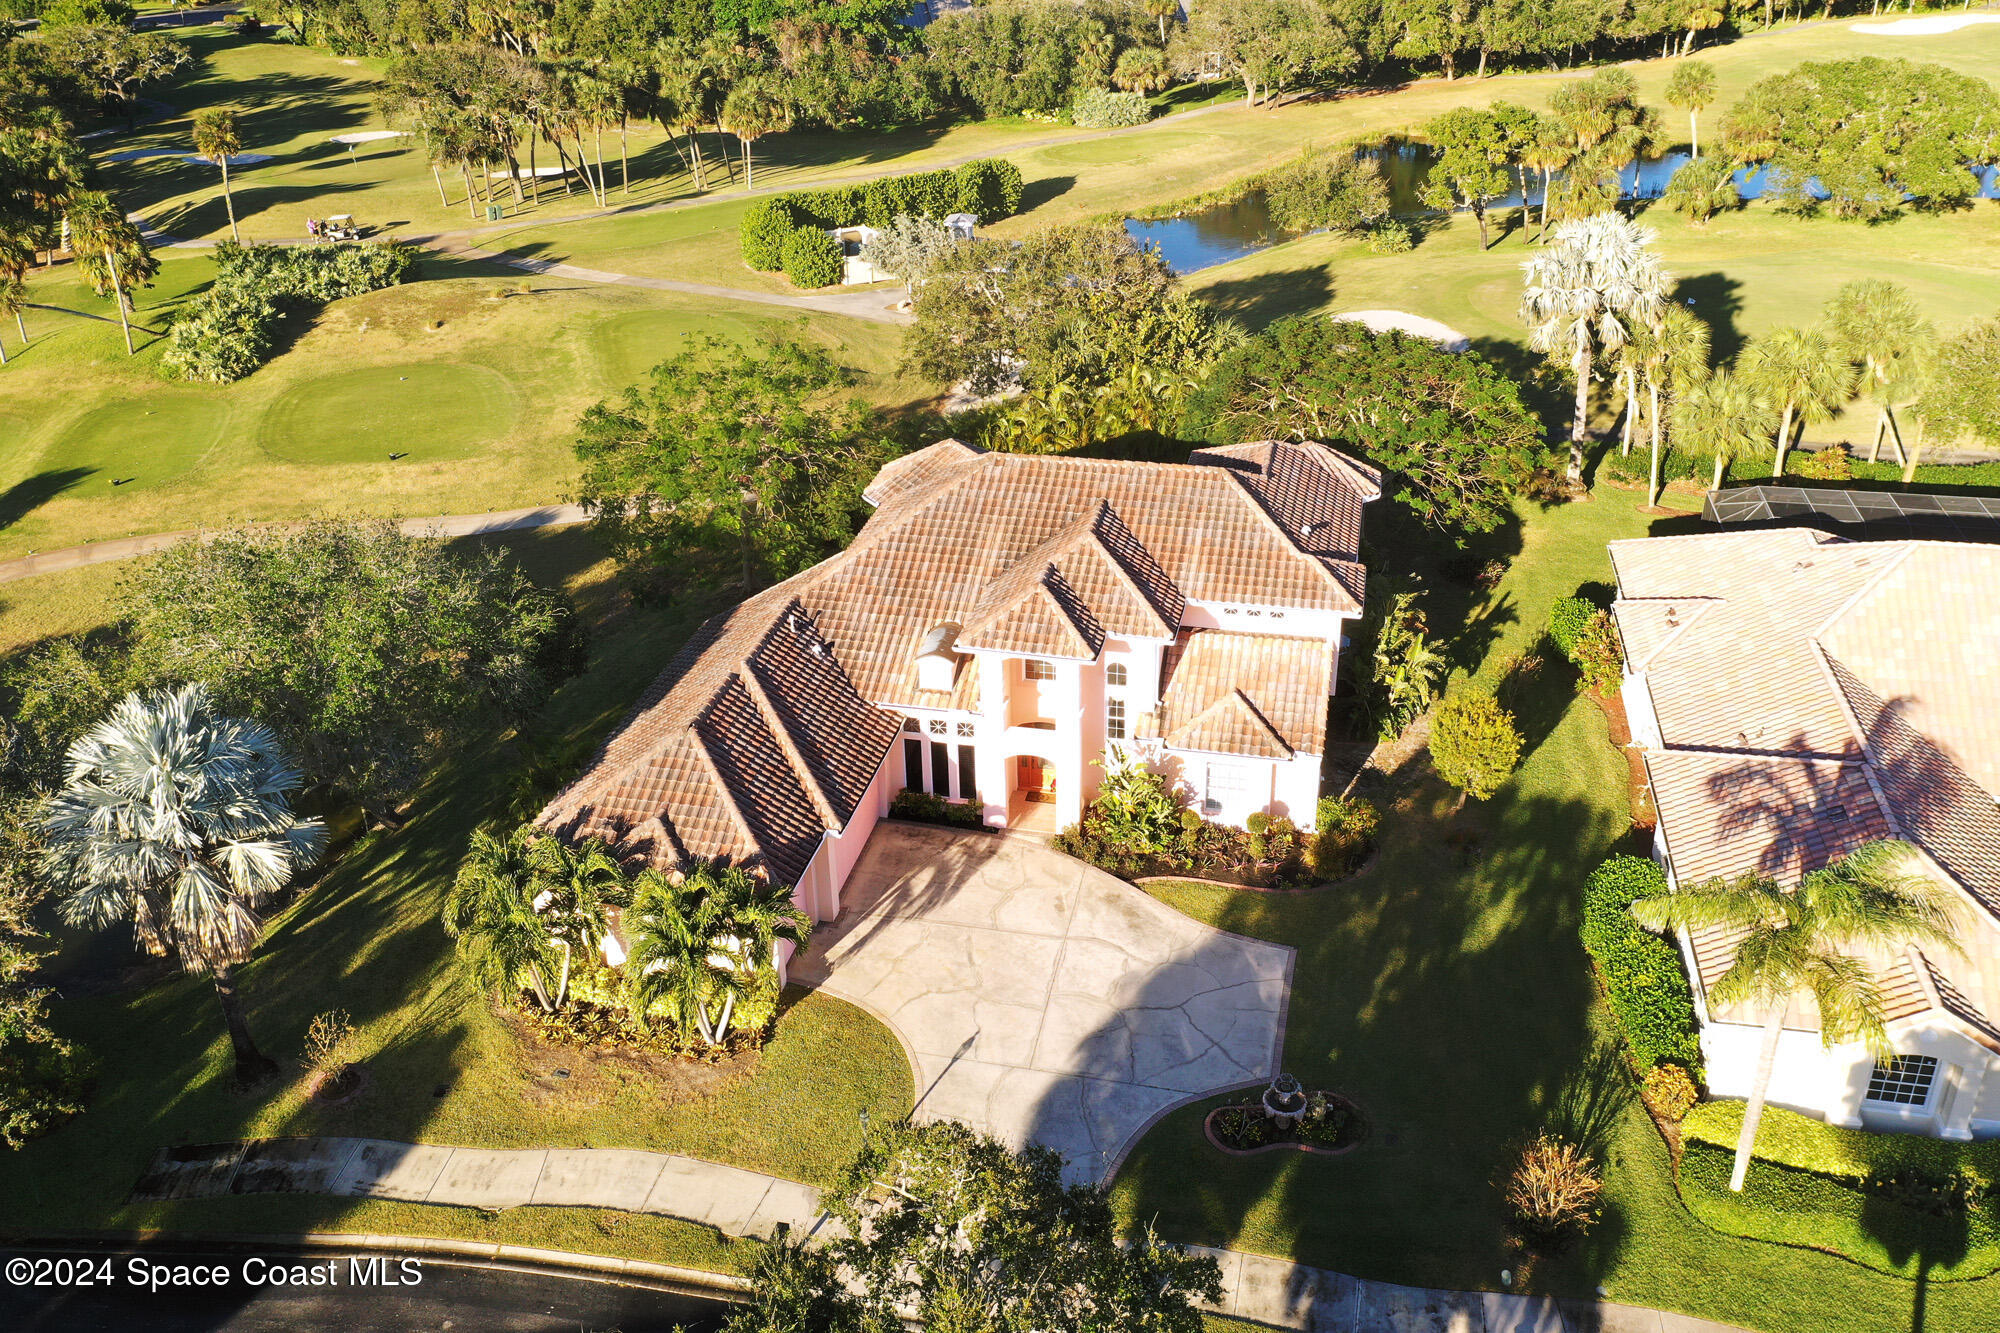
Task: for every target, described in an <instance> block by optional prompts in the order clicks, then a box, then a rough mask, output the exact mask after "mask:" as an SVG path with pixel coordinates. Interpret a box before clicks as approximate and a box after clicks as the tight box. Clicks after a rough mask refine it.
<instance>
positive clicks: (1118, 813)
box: [1050, 755, 1305, 885]
mask: <svg viewBox="0 0 2000 1333" xmlns="http://www.w3.org/2000/svg"><path fill="white" fill-rule="evenodd" d="M1106 769H1107V771H1106V773H1105V777H1104V781H1103V782H1102V783H1101V784H1100V785H1099V787H1098V791H1097V795H1096V796H1095V797H1093V798H1092V799H1091V801H1090V803H1089V804H1088V805H1086V806H1084V808H1083V818H1082V819H1081V820H1079V821H1078V822H1077V823H1075V824H1072V825H1070V827H1068V828H1066V829H1064V830H1063V831H1062V832H1061V833H1058V834H1057V835H1056V836H1055V837H1054V838H1053V839H1051V840H1050V846H1052V847H1054V848H1055V849H1056V850H1057V851H1059V852H1062V853H1063V854H1064V855H1066V856H1074V857H1075V858H1077V859H1078V860H1079V861H1087V862H1089V863H1090V864H1091V865H1094V866H1096V867H1097V868H1098V869H1100V870H1103V871H1105V872H1107V873H1109V874H1113V875H1119V876H1122V877H1124V878H1126V879H1136V878H1138V877H1139V876H1141V875H1163V874H1184V875H1197V876H1200V877H1202V878H1204V879H1222V880H1228V881H1230V882H1232V883H1238V884H1256V885H1271V884H1278V883H1284V882H1287V881H1290V880H1292V879H1295V878H1297V876H1298V874H1299V872H1300V868H1301V865H1302V862H1303V860H1304V854H1305V846H1304V843H1305V839H1304V837H1303V836H1302V835H1301V834H1300V832H1299V828H1298V825H1296V824H1294V823H1293V822H1292V821H1291V820H1289V819H1285V818H1282V817H1272V816H1269V815H1265V814H1263V813H1261V812H1260V813H1257V814H1253V815H1251V816H1250V818H1249V819H1248V820H1246V821H1245V823H1246V825H1247V826H1248V827H1245V828H1237V827H1235V826H1234V825H1230V824H1220V823H1216V822H1215V821H1213V820H1208V819H1204V818H1202V816H1201V813H1200V812H1199V811H1196V810H1192V809H1188V808H1185V807H1183V806H1182V805H1181V803H1180V799H1179V797H1178V796H1177V795H1176V794H1175V792H1174V791H1173V789H1172V788H1170V787H1169V786H1168V785H1167V780H1166V779H1165V778H1164V777H1162V776H1160V775H1159V774H1158V773H1155V772H1153V771H1152V770H1151V769H1149V768H1147V767H1145V765H1143V764H1136V763H1126V762H1124V759H1123V756H1122V755H1118V756H1115V757H1114V762H1113V763H1112V764H1107V765H1106Z"/></svg>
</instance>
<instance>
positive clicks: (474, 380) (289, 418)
mask: <svg viewBox="0 0 2000 1333" xmlns="http://www.w3.org/2000/svg"><path fill="white" fill-rule="evenodd" d="M520 417H521V395H520V394H519V392H518V391H517V390H516V389H515V388H514V386H513V385H512V384H511V383H510V382H508V380H507V379H506V377H504V376H502V375H500V374H499V373H498V372H496V371H492V370H489V369H487V368H486V367H485V366H476V365H467V364H465V363H463V362H453V361H433V362H429V363H419V364H415V365H400V366H371V367H369V368H368V369H366V370H346V371H341V372H340V373H338V374H334V375H322V376H320V377H319V378H318V379H311V380H306V381H304V382H302V383H299V384H295V385H293V386H292V387H291V388H289V389H287V390H286V391H285V393H284V395H283V396H282V397H280V398H279V399H278V401H277V402H276V403H273V404H272V405H271V410H270V411H269V412H267V413H266V414H265V416H264V420H263V423H262V425H261V427H260V428H259V430H258V443H259V444H260V445H262V446H263V448H264V451H265V452H266V453H270V454H274V455H276V456H277V457H279V458H282V459H284V460H286V461H287V462H291V463H382V462H388V461H389V455H391V454H406V455H408V457H409V458H410V459H411V460H412V461H414V462H420V463H423V462H439V461H442V460H447V459H456V458H470V457H471V456H473V455H474V454H476V453H478V452H479V450H480V448H481V447H482V446H483V445H485V444H486V443H488V442H490V441H492V440H493V439H495V438H497V437H499V436H503V435H508V434H511V433H512V432H513V430H514V427H515V425H516V424H517V423H518V422H519V421H520Z"/></svg>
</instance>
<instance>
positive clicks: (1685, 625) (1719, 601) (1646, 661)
mask: <svg viewBox="0 0 2000 1333" xmlns="http://www.w3.org/2000/svg"><path fill="white" fill-rule="evenodd" d="M1641 602H1673V603H1676V604H1679V603H1685V602H1699V603H1700V604H1701V605H1700V606H1699V607H1698V608H1697V609H1696V610H1695V612H1694V614H1693V615H1690V616H1689V617H1688V618H1687V619H1686V620H1685V621H1683V622H1682V623H1680V624H1678V625H1675V626H1674V627H1673V633H1671V634H1669V635H1667V637H1666V638H1664V639H1661V640H1660V641H1659V642H1658V643H1656V644H1654V645H1653V650H1652V651H1651V652H1649V653H1647V654H1646V655H1645V656H1644V657H1642V658H1640V659H1639V660H1638V661H1637V662H1631V663H1630V665H1631V666H1632V668H1633V670H1635V671H1643V670H1645V668H1646V667H1647V666H1649V665H1651V664H1652V662H1653V660H1654V659H1655V658H1657V657H1659V655H1660V654H1661V653H1664V652H1665V651H1667V649H1669V648H1671V647H1673V646H1674V644H1675V643H1676V642H1677V641H1678V640H1679V639H1680V637H1681V635H1683V634H1686V633H1687V632H1688V631H1689V630H1690V629H1692V628H1694V623H1695V622H1696V621H1697V620H1700V619H1701V618H1702V617H1703V616H1705V615H1707V614H1708V613H1709V612H1710V611H1712V610H1714V609H1715V608H1716V607H1717V606H1727V605H1728V604H1729V599H1728V598H1727V597H1616V598H1613V599H1612V602H1611V609H1612V610H1613V612H1616V611H1617V609H1618V607H1619V606H1620V605H1636V604H1638V603H1641ZM1613 618H1614V619H1616V617H1615V615H1614V617H1613ZM1622 637H1623V636H1622V635H1621V638H1622Z"/></svg>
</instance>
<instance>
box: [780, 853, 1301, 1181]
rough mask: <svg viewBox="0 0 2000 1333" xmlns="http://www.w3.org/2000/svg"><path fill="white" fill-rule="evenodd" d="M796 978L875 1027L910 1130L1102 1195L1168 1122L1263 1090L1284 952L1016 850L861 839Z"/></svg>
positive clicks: (1288, 961)
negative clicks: (1044, 1159)
mask: <svg viewBox="0 0 2000 1333" xmlns="http://www.w3.org/2000/svg"><path fill="white" fill-rule="evenodd" d="M842 899H843V909H842V911H841V914H840V917H839V919H838V920H837V921H834V922H832V923H829V924H828V925H825V926H822V927H820V929H819V931H818V932H817V933H816V934H815V935H814V937H813V940H812V947H811V948H810V949H809V950H807V952H806V953H805V954H804V955H803V956H802V957H800V958H799V959H797V960H796V961H794V962H793V964H792V967H791V975H792V978H793V980H795V981H799V982H803V983H804V984H806V985H817V986H820V987H822V988H823V989H825V990H826V991H827V993H828V994H831V995H837V996H839V997H841V998H842V999H845V1000H850V1001H852V1002H854V1003H855V1004H858V1005H860V1006H861V1007H863V1008H865V1009H867V1010H869V1011H870V1012H872V1013H874V1014H876V1015H877V1016H878V1017H880V1018H881V1019H883V1021H885V1022H886V1023H888V1024H889V1026H890V1027H891V1028H893V1029H894V1030H895V1032H896V1033H897V1035H898V1036H900V1037H901V1038H902V1040H903V1044H904V1046H905V1047H906V1048H907V1049H908V1050H909V1052H910V1056H911V1060H912V1062H913V1064H914V1065H915V1067H916V1078H917V1096H918V1104H917V1115H918V1118H920V1119H925V1118H947V1117H948V1118H951V1119H956V1120H963V1121H966V1122H967V1123H969V1124H972V1125H974V1126H977V1127H978V1128H980V1129H983V1130H986V1131H987V1132H988V1133H991V1134H993V1135H995V1136H996V1137H998V1138H1000V1139H1003V1140H1005V1141H1006V1142H1008V1143H1010V1144H1015V1145H1019V1144H1022V1143H1026V1142H1030V1141H1032V1142H1036V1143H1043V1144H1047V1145H1048V1146H1049V1147H1052V1148H1055V1149H1056V1150H1057V1151H1059V1152H1061V1153H1062V1154H1063V1155H1064V1156H1065V1157H1067V1158H1068V1159H1069V1163H1070V1168H1069V1169H1070V1174H1071V1176H1072V1177H1073V1178H1076V1179H1083V1180H1102V1179H1105V1178H1107V1177H1108V1176H1109V1175H1110V1174H1111V1172H1112V1170H1113V1169H1114V1168H1115V1167H1116V1166H1117V1164H1118V1162H1119V1160H1120V1159H1121V1158H1122V1157H1123V1156H1124V1155H1125V1153H1126V1151H1127V1150H1128V1149H1129V1148H1130V1146H1131V1144H1132V1143H1133V1142H1134V1141H1135V1140H1136V1139H1137V1138H1138V1136H1139V1135H1140V1133H1141V1132H1143V1131H1144V1130H1145V1128H1146V1127H1147V1126H1148V1125H1150V1124H1151V1123H1152V1122H1153V1121H1154V1120H1156V1119H1158V1118H1159V1117H1160V1116H1161V1115H1162V1114H1164V1113H1165V1112H1166V1111H1168V1110H1169V1109H1171V1108H1173V1107H1175V1106H1178V1105H1180V1104H1182V1103H1184V1102H1188V1101H1193V1100H1195V1099H1197V1098H1200V1097H1203V1096H1206V1095H1208V1094H1209V1093H1212V1092H1217V1091H1220V1090H1223V1089H1226V1088H1233V1087H1242V1086H1245V1085H1249V1084H1262V1083H1263V1082H1265V1081H1266V1080H1268V1079H1269V1078H1270V1077H1271V1076H1272V1075H1274V1074H1275V1073H1276V1072H1277V1068H1278V1060H1279V1057H1280V1055H1281V1053H1282V1052H1283V1050H1284V1029H1285V1004H1286V1000H1287V997H1288V995H1289V992H1290V986H1291V970H1292V959H1293V951H1292V950H1291V949H1290V948H1289V947H1287V946H1285V945H1280V944H1272V943H1269V942H1267V941H1264V940H1252V939H1246V938H1244V937H1242V936H1239V935H1229V934H1225V933H1223V932H1221V931H1218V930H1214V929H1211V928H1210V927H1208V926H1205V925H1202V924H1201V923H1199V922H1197V921H1193V920H1190V919H1189V918H1187V917H1185V916H1182V915H1181V914H1180V913H1179V912H1176V911H1174V910H1173V909H1172V908H1170V907H1166V906H1164V905H1162V904H1161V903H1159V902H1156V901H1155V900H1154V899H1152V898H1150V897H1148V896H1147V895H1146V894H1144V893H1142V892H1140V891H1139V890H1138V889H1136V888H1134V887H1132V886H1131V885H1130V884H1127V883H1125V882H1124V881H1123V880H1120V879H1115V878H1113V877H1112V876H1110V875H1107V874H1105V873H1104V872H1102V871H1100V870H1096V869H1093V868H1092V867H1090V866H1087V865H1085V864H1083V863H1082V862H1081V861H1077V860H1073V859H1071V858H1070V857H1067V856H1063V855H1060V854H1059V853H1056V852H1053V851H1050V850H1049V849H1048V848H1047V847H1044V846H1042V845H1041V844H1039V843H1038V842H1035V841H1033V840H1031V839H1027V838H1020V837H1011V836H1008V835H1004V834H994V833H971V832H958V831H956V830H951V829H943V828H933V827H928V826H924V825H915V824H902V823H895V822H885V823H882V824H880V825H878V826H877V827H876V829H875V832H874V834H873V836H872V837H871V838H870V839H869V842H868V846H867V848H866V850H865V851H863V853H862V856H861V861H860V863H859V864H858V865H856V866H855V868H854V870H853V872H852V873H851V874H850V875H849V876H848V879H847V884H846V887H845V889H844V890H843V891H842Z"/></svg>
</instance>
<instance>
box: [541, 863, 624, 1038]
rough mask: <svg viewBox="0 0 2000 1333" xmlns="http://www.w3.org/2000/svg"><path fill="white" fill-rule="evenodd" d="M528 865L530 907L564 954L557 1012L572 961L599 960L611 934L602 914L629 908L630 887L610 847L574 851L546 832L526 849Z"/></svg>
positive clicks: (605, 918) (557, 997) (565, 989)
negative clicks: (530, 890)
mask: <svg viewBox="0 0 2000 1333" xmlns="http://www.w3.org/2000/svg"><path fill="white" fill-rule="evenodd" d="M528 860H529V866H530V873H531V875H532V880H531V882H530V888H531V889H532V891H533V895H534V896H533V899H532V901H531V902H530V904H529V905H530V906H531V907H532V908H533V909H534V910H535V912H536V914H537V915H539V916H540V917H541V918H542V920H543V921H544V922H545V923H546V924H547V926H548V931H549V937H550V938H551V939H553V940H554V941H555V943H556V946H557V947H558V948H560V949H561V950H562V954H563V962H562V977H561V980H559V981H558V982H557V983H556V1001H555V1002H556V1007H557V1008H558V1009H560V1008H561V1007H562V1005H563V1002H564V1000H566V999H567V998H568V995H569V974H570V968H571V965H572V962H573V958H574V956H575V955H577V954H581V955H583V956H584V957H586V958H595V957H598V956H599V952H600V951H601V950H602V949H603V947H604V936H605V933H606V932H607V931H608V930H609V929H610V918H609V915H608V914H607V912H606V910H605V909H606V908H608V907H622V906H624V905H626V904H628V903H630V902H631V893H630V885H629V884H628V883H627V882H626V879H625V871H624V870H623V869H622V868H621V867H620V866H619V864H618V861H617V858H616V857H614V856H612V854H611V850H610V848H608V847H606V846H605V845H604V844H603V843H602V842H599V841H598V840H597V839H595V838H588V839H585V840H584V842H583V844H582V845H581V846H579V847H572V846H570V845H569V844H568V843H567V842H564V841H563V840H562V839H561V838H558V837H555V836H554V835H552V834H546V833H545V834H542V835H541V836H539V837H536V838H535V840H534V841H533V843H532V844H531V845H530V847H529V852H528Z"/></svg>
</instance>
